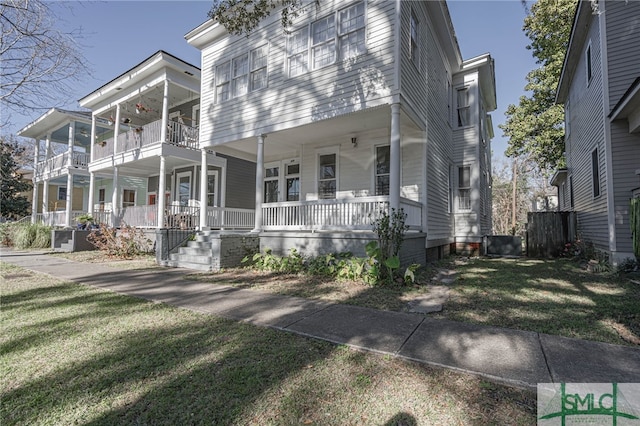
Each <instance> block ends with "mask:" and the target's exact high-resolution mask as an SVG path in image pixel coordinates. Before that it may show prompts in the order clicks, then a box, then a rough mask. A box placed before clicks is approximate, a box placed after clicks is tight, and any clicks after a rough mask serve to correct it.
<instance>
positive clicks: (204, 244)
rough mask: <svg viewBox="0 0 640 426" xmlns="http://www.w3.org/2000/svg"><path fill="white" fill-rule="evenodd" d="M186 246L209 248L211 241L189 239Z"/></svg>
mask: <svg viewBox="0 0 640 426" xmlns="http://www.w3.org/2000/svg"><path fill="white" fill-rule="evenodd" d="M187 247H196V248H202V249H209V250H211V243H210V242H209V241H189V242H188V243H187Z"/></svg>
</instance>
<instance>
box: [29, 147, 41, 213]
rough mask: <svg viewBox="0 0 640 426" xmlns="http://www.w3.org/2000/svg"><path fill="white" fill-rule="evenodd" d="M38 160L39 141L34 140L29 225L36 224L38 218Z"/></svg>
mask: <svg viewBox="0 0 640 426" xmlns="http://www.w3.org/2000/svg"><path fill="white" fill-rule="evenodd" d="M39 160H40V139H36V140H35V145H34V146H33V179H32V182H33V196H32V197H31V223H36V218H37V217H38V179H37V176H36V175H37V173H38V161H39Z"/></svg>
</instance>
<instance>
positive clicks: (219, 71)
mask: <svg viewBox="0 0 640 426" xmlns="http://www.w3.org/2000/svg"><path fill="white" fill-rule="evenodd" d="M230 86H231V62H229V61H227V62H225V63H223V64H222V65H218V66H217V67H216V99H217V101H218V102H222V101H226V100H227V99H229V97H230V95H231V90H230Z"/></svg>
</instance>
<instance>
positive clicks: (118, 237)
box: [87, 224, 151, 259]
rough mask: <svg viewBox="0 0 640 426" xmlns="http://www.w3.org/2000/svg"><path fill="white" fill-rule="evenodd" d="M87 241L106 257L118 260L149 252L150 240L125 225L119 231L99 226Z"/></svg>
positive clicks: (140, 232) (140, 231) (141, 232)
mask: <svg viewBox="0 0 640 426" xmlns="http://www.w3.org/2000/svg"><path fill="white" fill-rule="evenodd" d="M87 241H89V242H90V243H91V244H93V245H94V246H95V247H96V248H97V249H98V250H101V251H104V252H106V255H107V256H109V257H115V258H119V259H131V258H133V257H134V256H137V255H140V254H143V253H148V252H150V251H151V240H149V239H148V238H147V237H146V236H145V235H144V232H143V231H142V230H141V229H137V228H134V227H133V226H129V225H127V224H123V225H122V226H121V227H120V229H118V228H112V227H109V226H107V225H100V228H99V229H97V230H93V231H91V233H90V234H89V236H88V237H87Z"/></svg>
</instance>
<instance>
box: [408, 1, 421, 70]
mask: <svg viewBox="0 0 640 426" xmlns="http://www.w3.org/2000/svg"><path fill="white" fill-rule="evenodd" d="M419 25H420V23H419V22H418V18H417V17H416V15H415V13H414V12H413V10H412V11H411V25H410V27H411V28H410V37H409V55H410V57H411V62H413V64H414V65H415V66H416V67H418V69H420V44H419V40H420V39H419V37H420V35H419V30H418V29H419Z"/></svg>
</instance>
